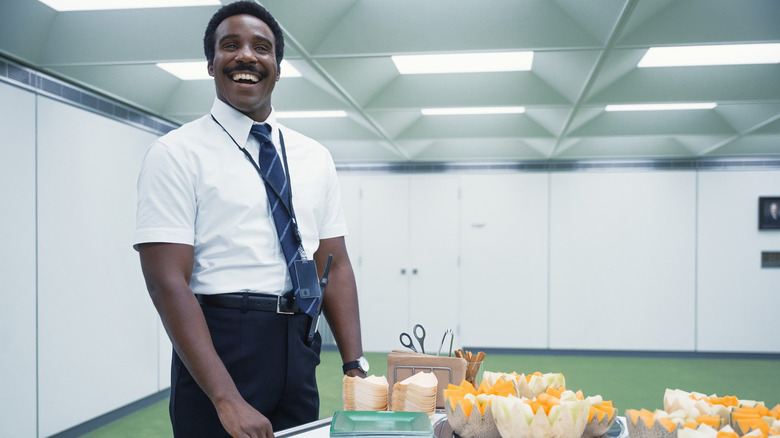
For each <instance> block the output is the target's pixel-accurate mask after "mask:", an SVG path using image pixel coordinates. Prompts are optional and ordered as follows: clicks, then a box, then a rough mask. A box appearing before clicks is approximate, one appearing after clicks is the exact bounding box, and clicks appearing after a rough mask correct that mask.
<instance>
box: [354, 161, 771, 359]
mask: <svg viewBox="0 0 780 438" xmlns="http://www.w3.org/2000/svg"><path fill="white" fill-rule="evenodd" d="M343 176H344V177H345V179H348V180H349V185H350V190H351V191H354V190H355V187H356V186H359V187H360V191H361V192H362V197H360V198H356V197H350V198H348V200H347V199H345V202H346V204H347V207H346V209H347V214H348V217H349V216H350V215H358V218H355V217H353V218H352V219H350V220H351V221H352V222H358V223H360V233H361V235H360V236H358V237H357V238H358V239H359V240H361V242H362V245H360V246H359V247H357V248H350V251H351V255H352V257H353V259H358V260H360V263H358V264H356V269H357V271H358V273H359V274H358V275H359V278H361V282H360V283H359V285H358V286H359V293H360V299H361V312H362V314H361V320H362V321H363V339H364V346H365V348H366V349H367V350H368V351H379V352H386V351H388V350H390V349H393V348H400V344H399V342H398V340H397V337H398V334H399V333H400V332H401V331H402V330H407V331H408V330H411V326H412V325H413V324H414V323H415V322H416V321H415V319H420V317H412V316H413V315H414V314H415V313H414V311H416V310H418V309H423V310H422V312H428V313H431V314H436V315H439V316H441V315H444V316H445V318H449V320H445V321H443V322H442V320H441V317H440V318H439V319H438V322H437V324H438V325H448V326H455V327H457V328H458V331H457V338H456V345H470V346H481V347H499V348H549V349H585V350H589V349H590V350H656V351H733V352H774V353H777V352H780V342H779V341H778V340H777V339H776V337H775V338H773V337H772V333H774V332H775V330H774V328H773V327H774V322H775V319H776V318H774V317H773V315H772V313H773V312H774V309H777V308H778V304H780V303H779V302H778V301H780V298H779V297H778V294H777V285H778V284H780V270H777V269H760V253H761V251H762V250H764V251H768V250H775V251H778V250H780V232H772V231H762V232H759V231H758V230H757V229H756V223H757V210H758V208H757V202H758V196H760V195H764V196H776V195H778V192H777V190H776V188H777V187H780V184H778V182H779V180H780V170H771V171H743V172H729V171H710V170H702V171H695V170H690V171H647V170H633V171H615V170H604V171H586V172H585V171H570V172H560V171H556V172H539V173H511V172H508V173H503V174H495V173H494V174H462V175H453V174H427V175H416V176H415V178H416V179H418V180H423V181H427V182H425V183H424V184H425V185H430V186H436V185H438V184H439V183H440V182H441V181H443V180H447V181H449V182H448V183H447V184H448V187H449V185H457V186H458V188H459V190H460V196H459V199H458V200H457V203H458V204H459V209H458V211H457V212H456V213H455V215H457V218H455V217H448V218H447V219H446V220H443V219H441V218H440V217H438V216H436V215H435V214H434V213H430V212H426V213H425V214H420V212H419V211H415V208H416V209H418V210H421V208H422V207H419V205H422V203H424V202H425V199H426V198H427V199H428V201H431V202H433V201H435V202H441V199H439V198H447V197H448V195H447V194H446V193H448V191H449V189H448V190H446V191H442V192H439V193H441V196H438V195H437V194H436V193H426V192H425V191H424V190H419V189H417V190H415V189H414V188H413V187H412V186H410V185H409V184H410V176H409V175H406V174H383V175H376V174H373V175H372V174H364V175H360V176H358V175H354V174H350V173H349V172H344V173H343ZM420 198H422V199H420ZM351 202H359V204H360V205H350V203H351ZM435 202H434V203H433V204H432V205H436V204H435ZM410 205H418V207H415V208H410ZM434 210H435V209H434ZM440 210H441V209H440ZM443 211H444V210H443ZM426 215H427V216H429V218H428V220H429V221H430V222H431V223H434V224H440V225H441V226H439V227H432V228H430V229H428V230H427V231H426V232H427V233H433V234H434V235H436V236H434V237H431V236H428V237H427V238H429V239H433V240H436V239H439V241H449V243H452V242H456V243H457V248H458V249H456V251H458V255H459V264H458V266H457V267H456V268H452V269H450V271H446V270H445V271H441V272H442V273H441V274H440V278H441V279H442V280H443V279H445V278H446V279H449V278H450V277H455V278H457V279H458V282H457V285H455V286H454V287H447V288H445V289H446V290H447V293H448V294H449V295H448V296H449V297H451V299H452V300H457V307H456V309H457V310H453V309H452V308H451V307H450V305H451V304H452V303H451V302H450V301H449V300H445V299H443V298H441V295H440V294H441V293H442V292H441V290H440V289H437V288H435V287H427V288H420V289H415V288H414V287H413V284H414V283H413V282H410V281H409V280H408V279H407V278H402V276H400V275H398V271H399V270H400V269H401V268H402V267H403V266H406V265H408V264H405V263H406V262H405V261H406V260H407V259H409V258H410V255H409V254H410V244H409V241H410V240H419V238H417V239H414V238H413V236H414V234H415V232H417V233H419V229H418V230H417V231H415V230H413V229H412V228H411V227H410V226H409V224H410V223H412V222H414V221H413V220H411V219H410V218H414V217H425V216H426ZM448 215H449V216H453V214H452V213H448ZM705 218H712V219H705ZM452 221H455V222H457V223H458V224H459V226H458V228H457V230H456V231H452V230H449V231H447V225H446V223H450V222H452ZM417 228H419V226H418V227H417ZM353 231H354V230H353ZM421 250H422V249H417V250H415V251H416V252H415V254H417V253H419V252H420V251H421ZM355 251H357V253H355ZM434 297H435V299H433V298H434ZM434 302H440V303H442V304H441V305H435V304H433V303H434ZM726 321H727V322H726ZM428 336H429V338H428V339H429V341H428V342H429V346H428V347H429V348H432V347H433V346H436V347H438V342H439V341H440V339H441V331H440V328H439V327H436V329H435V330H429V334H428ZM431 339H433V343H432V344H431Z"/></svg>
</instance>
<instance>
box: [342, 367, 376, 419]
mask: <svg viewBox="0 0 780 438" xmlns="http://www.w3.org/2000/svg"><path fill="white" fill-rule="evenodd" d="M341 396H342V400H343V401H344V410H345V411H386V410H387V379H386V378H385V376H381V377H377V376H368V377H366V378H365V379H361V378H360V377H349V376H344V384H343V385H342V392H341Z"/></svg>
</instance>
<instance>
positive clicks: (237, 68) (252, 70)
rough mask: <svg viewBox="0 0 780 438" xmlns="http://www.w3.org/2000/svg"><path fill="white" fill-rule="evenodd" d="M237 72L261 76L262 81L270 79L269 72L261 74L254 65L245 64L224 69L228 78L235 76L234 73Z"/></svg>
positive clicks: (223, 71)
mask: <svg viewBox="0 0 780 438" xmlns="http://www.w3.org/2000/svg"><path fill="white" fill-rule="evenodd" d="M236 71H241V72H248V73H254V74H256V75H258V76H260V79H261V80H262V79H265V78H267V77H268V72H267V71H262V72H261V71H260V70H258V69H257V67H255V66H254V65H252V64H243V65H242V64H238V65H236V66H235V67H232V68H229V67H225V68H224V69H222V73H223V74H225V75H227V76H230V75H231V74H233V72H236Z"/></svg>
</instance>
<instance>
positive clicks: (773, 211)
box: [758, 196, 780, 230]
mask: <svg viewBox="0 0 780 438" xmlns="http://www.w3.org/2000/svg"><path fill="white" fill-rule="evenodd" d="M758 229H759V230H771V229H776V230H780V196H776V197H768V196H762V197H760V198H758Z"/></svg>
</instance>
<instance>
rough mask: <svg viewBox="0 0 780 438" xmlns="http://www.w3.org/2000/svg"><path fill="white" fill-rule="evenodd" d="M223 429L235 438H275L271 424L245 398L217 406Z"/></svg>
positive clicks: (224, 402) (217, 404) (220, 403)
mask: <svg viewBox="0 0 780 438" xmlns="http://www.w3.org/2000/svg"><path fill="white" fill-rule="evenodd" d="M215 406H216V408H217V414H218V415H219V421H220V422H221V423H222V427H224V428H225V430H226V431H227V433H229V434H230V436H232V437H233V438H273V437H274V432H273V427H272V426H271V422H270V421H268V418H266V417H265V416H263V414H261V413H260V412H258V411H257V410H256V409H255V408H253V407H252V406H250V405H249V403H247V402H246V401H244V399H243V398H239V399H237V400H225V401H219V402H217V403H216V404H215Z"/></svg>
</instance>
